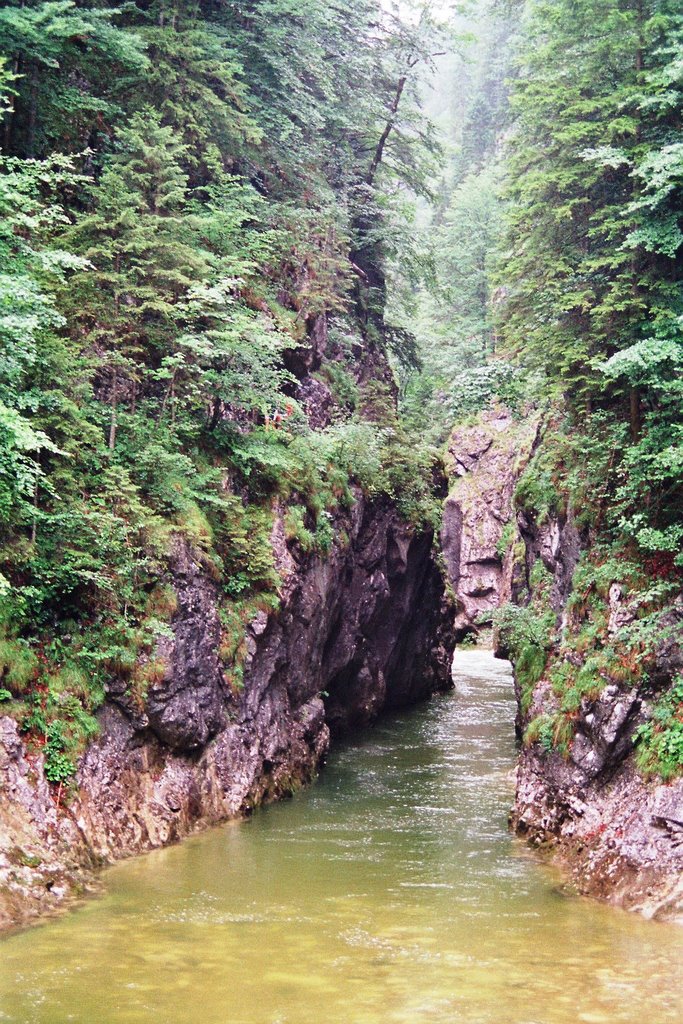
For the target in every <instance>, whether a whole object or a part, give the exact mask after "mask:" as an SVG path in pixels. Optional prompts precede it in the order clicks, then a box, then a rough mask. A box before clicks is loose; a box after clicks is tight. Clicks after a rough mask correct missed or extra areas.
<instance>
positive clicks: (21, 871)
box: [0, 495, 452, 925]
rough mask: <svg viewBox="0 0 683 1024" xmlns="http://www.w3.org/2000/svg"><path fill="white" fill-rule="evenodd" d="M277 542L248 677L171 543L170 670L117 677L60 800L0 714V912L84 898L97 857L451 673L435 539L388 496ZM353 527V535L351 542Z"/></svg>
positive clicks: (305, 757)
mask: <svg viewBox="0 0 683 1024" xmlns="http://www.w3.org/2000/svg"><path fill="white" fill-rule="evenodd" d="M283 514H284V510H282V509H280V510H279V512H278V515H277V516H276V518H275V526H274V529H273V534H272V544H273V547H274V549H275V552H276V555H277V560H278V564H279V568H280V571H281V574H282V578H283V586H282V591H281V606H280V609H279V611H277V612H273V611H271V612H266V611H261V612H258V614H256V615H255V617H254V618H253V619H252V620H251V621H250V622H249V624H248V627H247V630H246V649H245V652H244V663H243V677H242V682H241V683H240V684H239V685H235V684H234V682H233V684H232V685H231V684H230V682H229V680H228V676H227V674H226V671H225V667H224V665H223V664H222V662H221V660H220V650H219V647H220V637H221V627H220V621H219V613H218V593H217V587H216V583H215V581H213V580H212V579H211V577H210V576H209V575H208V574H207V572H206V569H205V567H203V566H202V563H201V560H200V559H199V558H198V557H197V553H196V552H194V551H193V550H192V549H191V547H189V546H188V545H187V543H184V542H183V543H179V544H178V547H177V550H176V554H175V560H174V564H173V578H172V584H173V588H174V590H175V593H176V595H177V598H178V605H177V611H176V613H175V614H174V616H173V619H172V621H171V633H170V635H169V636H167V637H165V638H163V639H162V640H160V642H159V643H160V647H162V648H163V653H164V655H165V658H166V663H167V665H168V666H169V668H168V672H167V675H166V676H165V677H164V678H162V679H159V680H157V681H156V682H154V683H153V684H152V685H150V687H149V690H148V692H147V694H146V695H145V696H144V698H143V699H140V698H139V697H137V698H136V697H133V696H132V695H131V694H130V692H129V690H127V688H126V685H125V682H124V681H123V680H112V682H111V684H110V686H109V693H108V697H107V701H106V703H105V706H104V708H103V710H102V712H101V714H100V725H101V736H100V738H99V739H97V740H96V741H95V742H94V743H92V744H91V745H90V746H89V748H88V750H87V751H86V753H85V754H84V756H83V757H82V758H81V760H80V764H79V770H78V787H77V791H76V793H75V794H74V795H73V797H72V798H69V799H63V800H62V801H61V803H58V799H57V795H56V793H55V787H51V786H50V784H49V783H48V782H47V781H46V780H45V778H44V776H43V772H42V761H43V758H42V755H41V754H40V753H39V752H38V751H36V750H35V749H34V750H30V749H29V748H27V746H26V743H25V741H24V740H23V739H22V737H21V735H20V733H19V731H18V727H17V724H16V722H15V721H14V720H13V719H10V718H7V717H5V718H2V719H0V730H1V731H0V736H1V738H2V739H1V742H0V757H1V759H2V767H3V773H2V776H1V777H0V787H1V792H2V802H1V804H0V807H1V810H0V820H1V822H2V831H1V832H0V897H1V900H0V923H1V924H4V925H7V924H11V923H17V922H21V921H25V920H27V919H29V918H30V917H32V916H35V915H36V914H38V913H45V912H47V911H50V910H52V909H54V908H55V907H57V906H59V905H60V904H62V903H64V902H65V901H67V900H68V899H69V898H70V897H72V896H73V895H75V894H77V893H78V892H79V891H80V889H81V887H82V886H83V885H84V884H87V883H90V882H92V880H93V869H94V868H95V867H96V866H97V865H100V864H104V863H109V862H111V861H112V860H114V859H115V858H117V857H121V856H125V855H129V854H132V853H137V852H140V851H143V850H146V849H150V848H152V847H157V846H160V845H162V844H164V843H168V842H172V841H174V840H176V839H179V838H181V837H182V836H185V835H187V834H188V833H190V832H192V831H193V830H196V829H197V828H199V827H203V826H206V825H208V824H212V823H215V822H219V821H222V820H225V819H226V818H231V817H235V816H239V815H242V814H245V813H247V812H248V811H249V810H250V809H251V808H253V807H254V806H256V805H258V804H260V803H263V802H266V801H269V800H273V799H277V798H278V797H282V796H285V795H287V794H288V793H291V792H292V790H293V789H295V788H296V787H297V786H299V785H301V784H303V783H305V782H308V781H309V780H310V779H311V778H312V776H313V775H314V773H315V772H316V770H317V768H318V766H319V765H320V762H321V760H322V758H323V757H324V755H325V752H326V750H327V747H328V744H329V739H330V730H334V731H338V730H342V729H349V728H355V727H358V726H362V725H365V724H367V723H369V722H371V721H372V720H373V719H374V718H376V717H377V715H378V714H379V713H380V712H381V711H382V710H383V709H385V708H389V707H397V706H402V705H405V704H409V703H411V702H414V701H417V700H421V699H423V698H425V697H427V696H428V695H429V694H430V693H432V692H433V691H434V690H436V689H441V688H446V687H448V686H449V685H450V679H449V663H450V653H451V647H452V644H451V638H450V621H449V619H450V616H449V612H448V609H447V606H446V604H445V601H444V594H443V582H442V579H441V576H440V573H439V570H438V568H437V565H436V563H435V561H434V559H433V557H432V536H431V534H430V533H429V532H428V531H422V532H419V531H416V530H414V529H413V528H411V527H410V526H408V525H406V524H405V523H404V522H402V521H401V518H400V517H399V516H398V515H397V513H396V511H395V510H394V509H393V508H392V506H391V504H390V503H389V502H388V501H378V502H375V503H372V502H367V501H366V500H365V499H363V498H362V496H361V495H358V496H357V501H356V503H355V505H354V506H353V508H352V509H351V511H350V512H349V513H348V515H347V516H346V517H345V518H344V519H343V521H342V520H340V521H338V522H337V523H336V524H335V525H336V527H337V530H338V532H339V533H341V531H342V530H343V531H344V535H345V537H344V540H343V541H342V540H338V541H337V542H336V543H335V544H334V546H333V547H332V549H331V551H330V552H329V554H328V555H326V556H323V555H318V554H313V555H307V554H305V553H304V552H302V550H301V548H300V547H299V546H298V544H297V543H296V542H290V543H287V541H286V539H285V533H284V525H283ZM346 538H348V539H346Z"/></svg>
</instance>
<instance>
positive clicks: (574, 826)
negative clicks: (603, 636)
mask: <svg viewBox="0 0 683 1024" xmlns="http://www.w3.org/2000/svg"><path fill="white" fill-rule="evenodd" d="M549 528H550V526H549ZM539 532H543V529H541V530H540V531H539ZM570 541H571V543H573V538H570ZM571 557H572V555H571V553H565V559H564V561H566V560H568V559H571ZM562 564H563V562H562V561H561V562H560V565H562ZM620 598H621V588H620V587H619V586H618V585H617V584H614V585H613V586H612V587H611V588H610V593H609V623H610V625H609V628H610V629H611V630H612V631H615V630H616V629H617V628H619V626H620V625H624V624H625V623H627V622H630V621H632V620H633V615H634V610H633V609H632V610H631V612H630V613H629V611H628V609H627V608H626V607H625V605H624V603H623V602H622V601H621V600H620ZM668 618H669V620H670V621H669V626H670V627H671V628H670V629H669V630H667V629H666V628H664V625H665V624H663V633H662V637H663V638H662V641H661V643H660V646H659V651H658V653H657V656H656V659H655V666H654V670H653V671H651V672H649V673H647V674H645V673H644V674H643V675H642V677H641V678H640V679H639V680H638V681H637V682H636V683H635V684H622V685H618V684H617V683H614V682H612V683H609V682H607V681H605V682H604V685H603V688H602V689H601V691H600V692H599V694H598V695H597V696H596V697H585V698H584V699H583V700H582V701H581V706H580V708H579V710H578V711H577V713H576V715H575V717H574V722H573V736H572V738H571V742H570V744H569V746H568V749H567V751H566V753H564V754H560V753H558V752H556V751H552V750H547V749H544V747H543V745H542V744H540V743H533V744H531V745H528V746H526V747H525V748H523V750H522V754H521V758H520V763H519V768H518V775H517V792H516V798H515V805H514V808H513V810H512V814H511V823H512V825H513V827H514V828H515V829H516V831H517V832H519V833H520V834H521V835H523V836H525V837H526V838H527V839H528V840H529V841H530V842H531V843H532V844H533V845H535V846H539V847H545V848H552V849H553V850H555V851H556V854H557V855H558V856H559V858H560V860H561V861H562V862H563V863H564V864H565V866H566V868H567V871H568V873H569V876H570V878H571V880H572V883H573V885H574V887H575V888H576V890H577V891H578V892H580V893H583V894H585V895H590V896H597V897H599V898H601V899H604V900H606V901H607V902H610V903H613V904H615V905H618V906H622V907H625V908H627V909H629V910H636V911H639V912H640V913H642V914H644V915H645V916H647V917H657V918H667V919H674V920H679V921H680V922H681V923H683V778H678V779H675V780H673V781H671V782H669V783H667V784H663V783H662V782H661V780H658V779H656V778H650V779H647V778H644V777H643V775H642V774H640V773H639V772H638V771H637V770H636V767H635V761H634V733H635V731H636V729H637V727H638V726H639V725H640V724H642V723H643V722H644V721H645V720H646V718H647V717H649V712H650V711H651V707H652V705H653V704H654V702H655V701H656V700H657V699H658V697H659V695H660V693H661V688H662V687H663V686H664V685H668V684H669V683H670V682H671V679H672V677H673V676H674V675H675V674H676V672H677V671H680V664H681V647H680V641H681V632H680V625H681V615H680V609H679V606H678V603H677V604H676V606H674V608H673V609H672V611H671V613H670V615H669V616H668ZM676 637H678V639H676ZM556 705H557V698H555V697H554V695H553V692H552V689H551V687H550V686H549V684H548V682H547V681H546V680H545V679H542V680H541V681H540V682H539V683H538V685H537V686H536V688H535V690H534V694H533V699H532V703H531V706H530V707H529V709H528V710H527V711H526V712H525V713H522V711H521V709H520V721H521V729H522V730H523V729H524V728H525V726H526V725H528V723H529V722H530V721H532V720H533V719H534V718H535V717H536V716H538V715H543V714H548V713H549V712H552V711H553V710H554V709H555V707H556Z"/></svg>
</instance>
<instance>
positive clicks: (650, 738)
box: [634, 676, 683, 781]
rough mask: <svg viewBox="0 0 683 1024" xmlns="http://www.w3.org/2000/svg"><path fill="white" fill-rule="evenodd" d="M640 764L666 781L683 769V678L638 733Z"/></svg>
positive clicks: (642, 768) (649, 772)
mask: <svg viewBox="0 0 683 1024" xmlns="http://www.w3.org/2000/svg"><path fill="white" fill-rule="evenodd" d="M634 738H635V740H636V743H637V745H638V746H637V762H638V767H639V768H640V770H641V771H643V772H644V773H645V774H646V775H659V776H660V777H661V778H662V779H664V780H665V781H668V780H669V779H672V778H674V776H677V775H680V774H681V772H683V678H682V677H681V676H678V677H677V678H676V679H675V680H674V685H673V687H672V688H671V690H669V692H668V693H667V694H665V696H664V697H662V698H661V700H659V701H658V703H657V704H656V705H655V707H654V708H653V711H652V718H651V719H650V720H649V721H647V722H645V723H644V724H643V725H641V726H639V727H638V729H637V730H636V733H635V737H634Z"/></svg>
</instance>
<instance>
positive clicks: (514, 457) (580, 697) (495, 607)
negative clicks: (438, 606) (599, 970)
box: [442, 411, 683, 917]
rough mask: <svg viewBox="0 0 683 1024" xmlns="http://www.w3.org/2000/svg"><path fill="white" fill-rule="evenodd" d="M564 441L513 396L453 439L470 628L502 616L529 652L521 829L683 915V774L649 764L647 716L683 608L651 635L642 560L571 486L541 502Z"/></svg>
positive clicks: (456, 571)
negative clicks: (621, 553)
mask: <svg viewBox="0 0 683 1024" xmlns="http://www.w3.org/2000/svg"><path fill="white" fill-rule="evenodd" d="M551 444H552V441H551V440H547V439H546V438H544V433H543V425H542V424H539V422H538V420H537V419H534V418H533V417H531V418H524V419H522V420H521V421H515V420H514V419H513V418H512V417H511V416H510V415H509V414H507V413H506V412H502V411H501V412H498V413H493V414H487V415H485V416H483V417H482V421H481V423H480V424H479V425H477V426H475V427H469V428H460V429H456V431H455V432H454V434H453V436H452V438H451V441H450V445H449V451H450V453H451V455H452V456H453V463H452V466H451V473H452V482H453V486H452V490H451V494H450V496H449V498H448V500H447V503H446V511H445V515H444V529H443V532H442V543H443V549H444V559H445V563H446V565H447V567H448V570H449V576H450V581H451V584H452V586H453V589H454V591H455V595H456V598H457V602H458V611H457V616H456V623H457V628H458V632H459V634H460V635H461V636H462V635H466V634H467V633H469V632H476V630H477V628H478V627H479V626H481V625H482V624H487V623H491V622H494V623H495V625H496V631H495V636H496V642H497V646H498V652H499V653H500V654H501V655H503V656H510V657H511V658H512V661H513V663H514V666H515V677H516V690H517V699H518V718H517V731H518V735H519V737H520V740H521V741H522V750H521V756H520V762H519V769H518V777H517V794H516V800H515V806H514V809H513V811H512V815H511V821H512V825H513V827H514V828H515V829H516V831H517V832H518V833H519V834H521V835H523V836H525V837H526V838H527V839H528V840H529V841H530V842H531V843H532V844H533V845H535V846H539V847H544V848H550V849H553V850H555V852H556V853H557V854H559V856H560V858H561V860H562V861H563V862H564V864H565V865H566V867H567V868H568V871H569V873H570V877H571V879H572V883H573V884H574V885H575V886H576V888H577V889H578V891H580V892H582V893H586V894H589V895H593V896H598V897H600V898H604V899H606V900H609V901H610V902H612V903H616V904H619V905H622V906H625V907H627V908H629V909H634V910H639V911H641V912H642V913H644V914H646V915H648V916H658V917H664V916H666V917H677V916H679V915H680V914H681V911H682V909H683V881H682V878H683V844H682V843H681V839H682V838H683V779H681V778H680V777H678V778H673V779H671V780H670V781H668V782H664V781H663V780H662V778H661V777H660V775H658V774H657V773H656V772H655V771H653V770H647V769H646V768H645V767H644V766H643V761H642V757H640V756H639V747H638V743H639V732H638V729H639V727H641V731H642V727H645V728H647V725H646V723H648V722H649V721H651V720H652V716H653V712H654V713H655V716H656V714H657V708H658V707H661V706H662V701H666V700H669V699H671V698H668V697H667V696H666V695H667V693H670V692H672V687H675V679H676V677H677V675H678V673H680V671H681V668H683V653H682V647H681V640H682V638H683V607H682V606H681V603H680V599H679V600H677V601H674V602H673V603H672V604H670V607H669V610H668V611H667V610H666V607H667V606H664V608H663V610H661V611H660V612H659V613H658V614H659V617H658V619H657V621H656V630H657V633H656V638H655V639H654V641H650V642H648V643H646V642H644V641H643V640H642V639H641V638H642V636H643V635H644V634H643V632H642V631H643V628H647V625H648V619H647V613H648V612H650V608H649V606H648V605H647V601H646V598H645V597H644V596H643V593H644V592H643V591H638V590H637V588H636V586H635V584H634V583H633V580H632V578H631V576H630V571H631V570H630V568H629V566H628V563H626V562H625V561H623V560H621V561H620V560H615V559H612V560H609V559H605V557H604V554H601V553H600V550H599V548H598V547H597V545H596V538H595V535H594V534H593V533H592V532H591V531H590V530H588V529H587V528H586V527H585V526H583V525H582V523H581V519H580V514H579V513H580V511H581V510H580V509H576V508H574V507H573V505H572V503H571V501H569V502H568V501H567V500H566V495H565V494H564V493H562V492H561V489H560V488H559V487H558V488H557V489H556V491H555V492H554V496H553V500H552V501H551V502H550V507H548V505H547V504H546V506H545V507H543V508H541V509H539V508H534V502H533V501H532V500H530V494H533V493H534V489H533V488H534V486H536V487H537V489H538V488H539V487H543V486H545V485H546V484H547V481H545V480H544V479H543V473H544V459H546V458H547V455H548V449H549V447H550V445H551ZM551 457H552V452H551ZM546 489H547V488H546ZM540 504H542V503H541V502H537V505H540ZM653 621H654V620H653ZM643 624H644V625H643ZM629 630H631V632H630V633H629ZM634 630H635V633H634ZM634 636H635V637H636V639H635V640H634ZM673 692H675V690H674V691H673ZM662 695H664V697H663V696H662ZM641 745H642V744H641Z"/></svg>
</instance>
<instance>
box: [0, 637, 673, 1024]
mask: <svg viewBox="0 0 683 1024" xmlns="http://www.w3.org/2000/svg"><path fill="white" fill-rule="evenodd" d="M456 668H457V673H458V676H457V688H456V692H455V694H451V695H448V696H446V697H444V698H440V699H438V700H437V701H435V702H433V703H432V704H431V705H429V706H427V707H425V708H423V709H420V710H419V711H418V712H416V713H412V714H409V715H401V716H399V717H397V718H394V719H392V720H391V721H388V722H385V723H383V724H382V725H380V726H379V727H378V728H376V729H375V730H373V731H372V732H370V733H369V734H368V735H367V736H366V737H365V738H364V740H363V741H362V742H360V743H357V744H351V745H348V746H346V747H344V748H342V749H339V750H337V752H336V753H335V754H334V756H333V758H332V760H331V762H330V765H329V766H328V769H327V770H326V771H325V773H324V774H323V776H322V778H321V780H320V782H319V783H318V784H317V785H316V786H315V787H313V788H312V789H310V790H308V791H307V792H305V793H303V794H300V795H299V796H298V797H297V798H296V799H295V800H293V801H290V802H288V803H285V804H281V805H278V806H275V807H271V808H268V809H267V810H266V811H264V812H261V813H258V814H256V815H255V816H254V818H253V819H252V820H251V821H249V822H246V823H241V824H230V825H228V826H226V827H224V828H221V829H218V830H215V831H213V832H211V833H208V834H205V835H203V836H200V837H197V838H196V839H192V840H190V841H188V842H186V843H185V844H183V845H181V846H179V847H174V848H172V849H168V850H162V851H159V852H157V853H154V854H152V855H150V856H147V857H143V858H139V859H137V860H135V861H131V862H128V863H126V864H122V865H120V866H118V867H117V868H115V869H113V870H112V871H111V872H109V874H108V878H107V882H108V885H107V894H106V896H105V897H104V898H103V899H101V900H99V901H96V902H92V903H90V904H88V905H87V906H85V907H84V908H82V909H81V910H80V911H78V912H77V913H75V914H73V915H71V916H69V917H66V918H64V919H62V920H59V921H57V922H53V923H51V924H49V925H46V926H44V927H42V928H39V929H34V930H31V931H29V932H26V933H24V934H21V935H17V936H14V937H12V938H10V939H8V940H6V941H5V942H4V943H2V945H1V946H0V957H1V958H0V1020H2V1021H12V1022H16V1024H62V1022H64V1021H75V1022H77V1024H137V1022H144V1024H151V1022H154V1024H164V1022H168V1024H176V1022H183V1024H185V1022H186V1024H200V1022H201V1024H309V1022H311V1024H312V1022H316V1024H318V1022H320V1021H324V1022H325V1024H342V1022H343V1024H375V1022H377V1024H380V1022H381V1024H394V1022H395V1024H415V1022H417V1021H422V1020H424V1019H428V1020H429V1021H434V1022H436V1024H446V1022H448V1024H453V1022H462V1024H475V1022H476V1024H570V1022H571V1024H575V1022H577V1021H585V1022H609V1024H619V1022H628V1024H636V1022H638V1024H642V1022H643V1021H648V1022H650V1024H660V1022H661V1024H664V1022H667V1021H677V1022H678V1021H680V1020H681V1019H682V1018H683V997H682V992H681V989H682V985H683V973H682V970H681V952H682V951H683V930H682V929H679V928H677V927H675V926H672V925H671V926H667V925H658V924H655V923H652V922H646V921H643V920H641V919H639V918H637V917H634V916H631V915H627V914H625V913H620V912H617V911H614V910H611V909H608V908H605V907H601V906H598V905H595V904H592V903H590V902H587V901H583V900H580V899H574V898H568V897H567V896H565V895H563V894H562V893H561V891H560V890H559V888H558V886H557V881H558V880H557V877H556V876H555V875H554V874H553V873H552V872H551V871H549V870H548V869H547V868H543V867H541V866H539V864H538V863H537V862H536V861H535V859H534V858H533V857H532V856H531V855H530V854H529V853H528V851H527V850H526V848H525V847H523V846H521V845H520V844H518V843H517V841H515V840H514V839H513V838H512V837H510V835H509V834H508V832H507V829H506V816H507V810H508V807H509V804H510V801H511V798H512V790H513V782H512V777H511V770H512V768H513V765H514V757H515V750H514V737H513V730H512V720H513V708H512V701H513V697H512V686H511V680H510V676H509V671H508V669H507V667H506V666H505V664H504V663H501V662H496V661H494V660H493V659H492V658H491V656H490V655H488V654H487V653H484V652H479V651H471V652H466V653H465V652H460V653H459V655H458V660H457V663H456Z"/></svg>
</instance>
